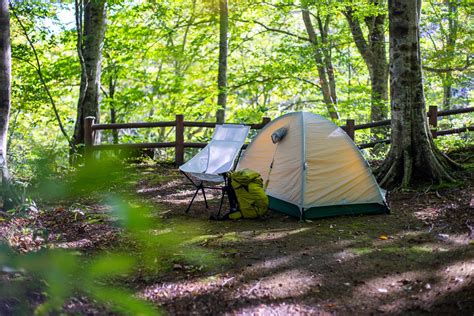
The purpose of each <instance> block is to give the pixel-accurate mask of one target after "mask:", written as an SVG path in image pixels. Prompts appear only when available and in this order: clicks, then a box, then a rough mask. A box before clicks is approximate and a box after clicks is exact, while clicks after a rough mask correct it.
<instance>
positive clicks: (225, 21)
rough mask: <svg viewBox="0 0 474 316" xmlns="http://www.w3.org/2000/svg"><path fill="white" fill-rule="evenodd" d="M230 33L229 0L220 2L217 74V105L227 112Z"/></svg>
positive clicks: (220, 0)
mask: <svg viewBox="0 0 474 316" xmlns="http://www.w3.org/2000/svg"><path fill="white" fill-rule="evenodd" d="M228 33H229V10H228V7H227V0H219V70H218V74H217V89H218V95H217V105H218V106H219V108H220V109H223V110H224V118H222V119H225V110H226V105H227V54H228V52H227V51H228Z"/></svg>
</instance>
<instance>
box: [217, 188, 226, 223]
mask: <svg viewBox="0 0 474 316" xmlns="http://www.w3.org/2000/svg"><path fill="white" fill-rule="evenodd" d="M225 192H226V191H225V189H223V190H222V196H221V203H220V204H219V212H217V217H219V216H220V215H221V210H222V204H223V203H224V197H225Z"/></svg>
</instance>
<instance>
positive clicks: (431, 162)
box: [378, 0, 456, 187]
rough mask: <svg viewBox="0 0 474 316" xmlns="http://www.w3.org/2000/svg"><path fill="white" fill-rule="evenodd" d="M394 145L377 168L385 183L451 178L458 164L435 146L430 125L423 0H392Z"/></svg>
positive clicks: (391, 58) (382, 183)
mask: <svg viewBox="0 0 474 316" xmlns="http://www.w3.org/2000/svg"><path fill="white" fill-rule="evenodd" d="M388 5H389V21H390V28H389V29H390V95H391V110H392V123H391V128H392V134H391V147H390V151H389V154H388V156H387V159H386V160H385V162H384V164H383V165H382V166H381V167H380V169H379V170H378V178H379V181H380V184H381V185H382V186H385V187H387V186H388V187H390V186H393V185H400V184H401V185H402V186H403V187H408V186H409V185H410V184H411V183H412V182H413V180H414V179H420V178H427V179H431V180H434V181H437V182H442V181H453V180H454V179H453V177H452V175H451V171H452V168H454V167H455V166H456V164H455V163H454V162H452V161H451V160H450V159H449V158H447V157H446V156H445V155H444V154H443V153H441V152H440V151H439V150H438V149H437V148H436V146H435V144H434V142H433V139H432V138H431V133H430V130H429V127H428V122H427V117H426V107H425V99H424V93H423V84H422V71H421V56H420V45H419V19H420V12H421V1H420V0H389V2H388Z"/></svg>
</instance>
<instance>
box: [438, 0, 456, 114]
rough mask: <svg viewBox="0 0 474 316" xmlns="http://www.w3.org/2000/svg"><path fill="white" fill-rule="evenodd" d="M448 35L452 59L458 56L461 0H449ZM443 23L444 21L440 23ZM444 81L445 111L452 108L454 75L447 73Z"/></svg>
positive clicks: (443, 78) (448, 45)
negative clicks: (459, 7)
mask: <svg viewBox="0 0 474 316" xmlns="http://www.w3.org/2000/svg"><path fill="white" fill-rule="evenodd" d="M447 2H448V3H447V4H448V13H449V14H448V34H447V45H446V46H447V50H448V53H449V56H450V57H451V58H452V57H453V56H454V55H455V54H456V40H457V36H458V24H459V20H458V16H459V14H458V5H459V0H448V1H447ZM440 23H442V21H440ZM442 81H443V109H444V110H449V108H450V107H451V99H452V96H453V75H452V72H451V71H448V72H446V74H445V75H444V76H442Z"/></svg>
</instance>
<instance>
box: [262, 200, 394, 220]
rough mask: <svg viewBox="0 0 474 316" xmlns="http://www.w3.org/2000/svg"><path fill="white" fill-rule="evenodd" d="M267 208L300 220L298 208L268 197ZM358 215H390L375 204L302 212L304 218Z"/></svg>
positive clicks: (314, 209)
mask: <svg viewBox="0 0 474 316" xmlns="http://www.w3.org/2000/svg"><path fill="white" fill-rule="evenodd" d="M269 202H270V204H269V206H268V208H269V209H271V210H274V211H277V212H280V213H284V214H287V215H290V216H295V217H298V218H300V217H301V213H300V209H299V208H298V206H296V205H294V204H291V203H288V202H285V201H282V200H280V199H277V198H274V197H272V196H269ZM359 214H390V210H389V208H388V207H387V206H386V205H381V204H377V203H364V204H351V205H330V206H320V207H312V208H310V209H307V210H304V216H303V217H304V218H306V219H313V218H323V217H332V216H340V215H359Z"/></svg>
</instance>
